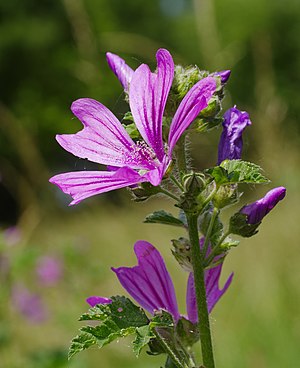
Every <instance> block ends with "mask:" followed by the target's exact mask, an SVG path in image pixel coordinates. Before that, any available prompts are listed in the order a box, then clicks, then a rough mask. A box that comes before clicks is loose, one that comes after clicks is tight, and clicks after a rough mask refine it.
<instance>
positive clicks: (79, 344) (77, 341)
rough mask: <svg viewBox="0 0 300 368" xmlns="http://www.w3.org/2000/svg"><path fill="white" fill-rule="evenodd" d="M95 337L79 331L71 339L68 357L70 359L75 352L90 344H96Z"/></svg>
mask: <svg viewBox="0 0 300 368" xmlns="http://www.w3.org/2000/svg"><path fill="white" fill-rule="evenodd" d="M96 344H97V339H95V337H93V336H92V335H91V334H89V333H84V332H81V333H80V334H79V335H78V336H76V337H74V339H73V340H72V341H71V346H70V349H69V354H68V359H71V358H72V357H73V356H74V355H75V354H77V353H79V352H80V351H82V350H85V349H88V348H89V347H90V346H93V345H96Z"/></svg>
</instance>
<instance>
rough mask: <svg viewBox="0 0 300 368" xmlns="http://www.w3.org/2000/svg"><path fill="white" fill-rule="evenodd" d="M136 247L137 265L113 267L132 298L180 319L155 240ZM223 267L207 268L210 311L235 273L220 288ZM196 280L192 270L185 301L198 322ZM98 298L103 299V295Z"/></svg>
mask: <svg viewBox="0 0 300 368" xmlns="http://www.w3.org/2000/svg"><path fill="white" fill-rule="evenodd" d="M134 251H135V254H136V256H137V259H138V265H137V266H134V267H119V268H112V270H113V271H114V272H115V273H116V275H117V277H118V279H119V281H120V283H121V284H122V286H123V287H124V289H125V290H126V291H127V292H128V293H129V294H130V295H131V296H132V298H133V299H135V300H136V301H137V302H138V303H139V304H140V305H141V306H142V307H143V308H144V309H145V310H147V311H148V312H150V313H151V314H154V313H155V311H157V310H161V309H164V310H166V311H168V312H169V313H171V314H172V315H173V317H174V319H175V320H176V321H178V319H179V318H180V317H181V315H180V313H179V310H178V305H177V299H176V295H175V289H174V285H173V282H172V279H171V277H170V274H169V272H168V271H167V268H166V265H165V262H164V260H163V258H162V256H161V255H160V253H159V252H158V250H157V249H155V247H154V246H153V245H152V244H150V243H148V242H146V241H142V240H140V241H138V242H136V244H135V246H134ZM221 269H222V265H221V264H220V265H218V266H216V267H214V268H212V269H210V270H207V271H206V272H205V283H206V290H207V300H208V308H209V312H210V311H211V310H212V308H213V307H214V305H215V304H216V303H217V301H218V300H219V299H220V297H221V296H222V295H223V294H224V292H225V291H226V290H227V288H228V287H229V285H230V283H231V279H232V275H231V276H230V277H229V279H228V280H227V282H226V284H225V286H224V287H223V289H222V290H219V287H218V283H219V278H220V273H221ZM193 280H194V279H193V274H192V273H191V274H190V277H189V280H188V285H187V297H186V303H187V312H188V319H189V320H190V321H191V322H193V323H196V322H197V320H198V318H197V309H196V297H195V290H194V281H193ZM92 298H97V297H92ZM99 300H100V302H101V297H99ZM87 301H88V303H89V304H90V305H91V306H94V305H95V304H97V300H96V302H94V300H93V299H92V300H91V301H90V300H89V299H87Z"/></svg>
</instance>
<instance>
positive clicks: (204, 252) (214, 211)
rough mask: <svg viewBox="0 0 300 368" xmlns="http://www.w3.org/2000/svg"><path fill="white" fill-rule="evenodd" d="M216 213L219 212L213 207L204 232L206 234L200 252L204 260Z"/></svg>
mask: <svg viewBox="0 0 300 368" xmlns="http://www.w3.org/2000/svg"><path fill="white" fill-rule="evenodd" d="M218 214H219V210H218V208H216V207H214V209H213V212H212V214H211V218H210V222H209V225H208V229H207V232H206V235H205V239H204V244H203V250H202V254H203V259H204V260H205V257H206V253H207V249H208V244H209V238H210V235H211V232H212V230H213V227H214V223H215V221H216V218H217V216H218Z"/></svg>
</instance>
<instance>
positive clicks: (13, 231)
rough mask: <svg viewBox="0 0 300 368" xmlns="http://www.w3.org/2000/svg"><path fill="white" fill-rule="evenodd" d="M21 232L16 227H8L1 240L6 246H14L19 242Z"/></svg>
mask: <svg viewBox="0 0 300 368" xmlns="http://www.w3.org/2000/svg"><path fill="white" fill-rule="evenodd" d="M21 236H22V234H21V230H20V228H18V227H17V226H11V227H8V228H7V229H5V230H4V231H3V238H4V241H5V243H6V244H7V245H15V244H17V243H19V241H20V240H21Z"/></svg>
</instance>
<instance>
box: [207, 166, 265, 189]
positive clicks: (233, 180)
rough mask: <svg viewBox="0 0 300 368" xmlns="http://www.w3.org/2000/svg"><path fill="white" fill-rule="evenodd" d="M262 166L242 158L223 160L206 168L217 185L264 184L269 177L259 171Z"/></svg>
mask: <svg viewBox="0 0 300 368" xmlns="http://www.w3.org/2000/svg"><path fill="white" fill-rule="evenodd" d="M261 171H262V168H261V167H260V166H258V165H256V164H253V163H252V162H247V161H242V160H224V161H223V162H221V164H220V166H215V167H213V168H211V169H208V170H206V173H208V174H209V175H211V176H212V177H213V178H214V180H215V182H216V183H217V184H218V185H228V184H237V183H248V184H264V183H268V182H269V179H267V178H266V177H265V176H263V175H262V173H261Z"/></svg>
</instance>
